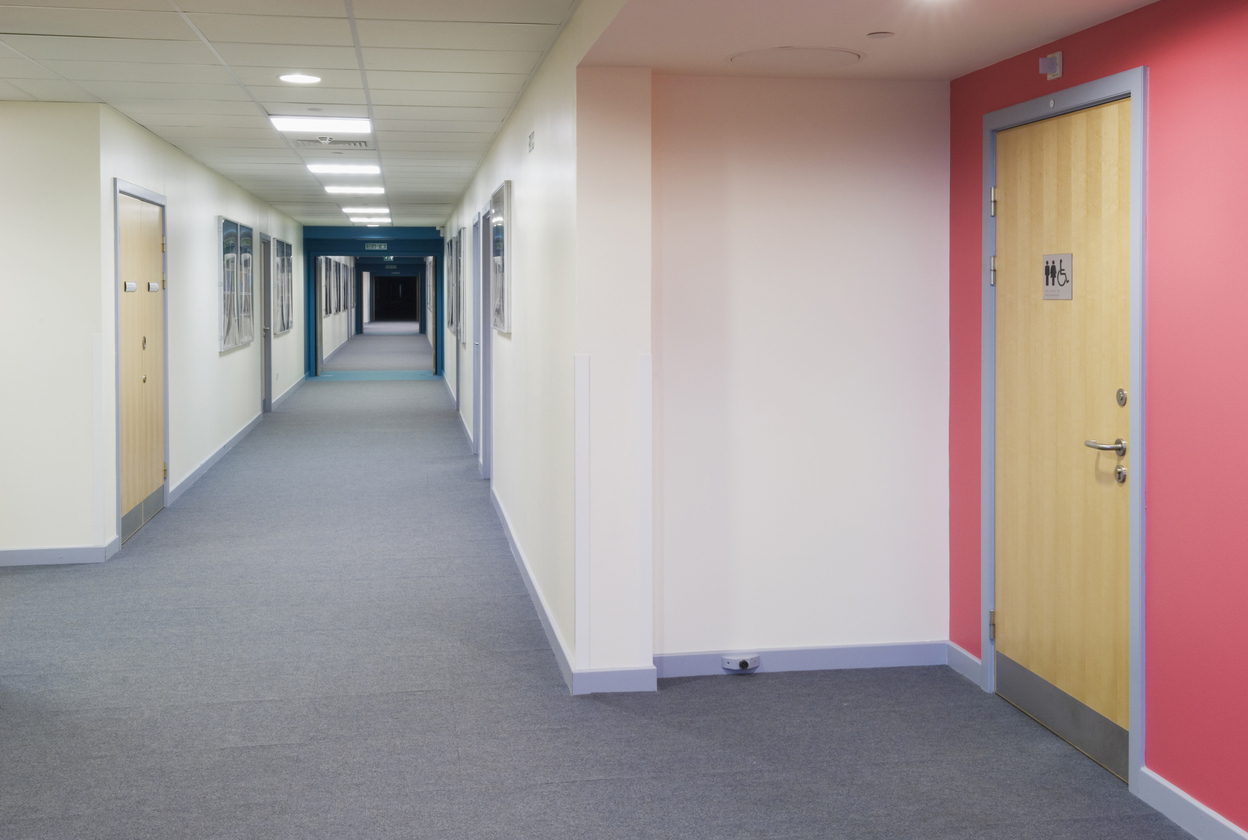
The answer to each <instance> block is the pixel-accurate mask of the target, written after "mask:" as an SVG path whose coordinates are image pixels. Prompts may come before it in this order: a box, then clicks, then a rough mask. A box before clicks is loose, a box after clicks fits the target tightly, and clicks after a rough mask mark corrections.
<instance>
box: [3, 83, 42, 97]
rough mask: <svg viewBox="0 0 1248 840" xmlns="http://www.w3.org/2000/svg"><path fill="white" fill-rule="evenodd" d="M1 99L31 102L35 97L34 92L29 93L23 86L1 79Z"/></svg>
mask: <svg viewBox="0 0 1248 840" xmlns="http://www.w3.org/2000/svg"><path fill="white" fill-rule="evenodd" d="M0 99H3V100H6V101H9V102H12V101H19V102H31V101H34V99H35V97H34V95H33V94H29V93H27V92H26V91H24V90H22V89H21V88H17V87H13V85H11V84H9V83H8V82H6V81H2V80H0Z"/></svg>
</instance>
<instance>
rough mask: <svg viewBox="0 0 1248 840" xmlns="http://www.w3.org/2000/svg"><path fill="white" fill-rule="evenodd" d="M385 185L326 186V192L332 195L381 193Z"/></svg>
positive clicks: (384, 189)
mask: <svg viewBox="0 0 1248 840" xmlns="http://www.w3.org/2000/svg"><path fill="white" fill-rule="evenodd" d="M385 191H386V188H385V187H326V188H325V192H327V193H331V194H332V195H381V194H382V193H384V192H385Z"/></svg>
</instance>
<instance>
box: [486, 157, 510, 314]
mask: <svg viewBox="0 0 1248 840" xmlns="http://www.w3.org/2000/svg"><path fill="white" fill-rule="evenodd" d="M511 216H512V207H511V181H503V185H502V186H501V187H499V188H498V189H497V190H495V191H494V197H493V198H491V199H490V264H489V266H488V268H489V272H490V326H491V327H492V328H493V329H495V330H497V331H498V332H500V333H503V334H508V333H510V332H511V277H510V273H511V272H510V259H511V237H510V236H509V232H510V231H511V222H512V219H511Z"/></svg>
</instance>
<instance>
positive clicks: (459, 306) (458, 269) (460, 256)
mask: <svg viewBox="0 0 1248 840" xmlns="http://www.w3.org/2000/svg"><path fill="white" fill-rule="evenodd" d="M465 233H466V231H465V230H464V228H460V229H459V232H458V233H456V234H455V321H456V324H457V325H458V327H459V329H457V330H456V331H455V335H457V336H459V337H460V338H461V339H462V338H463V337H464V330H465V327H466V325H465V324H464V234H465Z"/></svg>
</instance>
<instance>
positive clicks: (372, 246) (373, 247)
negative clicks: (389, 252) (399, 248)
mask: <svg viewBox="0 0 1248 840" xmlns="http://www.w3.org/2000/svg"><path fill="white" fill-rule="evenodd" d="M387 244H388V243H386V242H365V243H364V250H365V251H384V250H386V245H387Z"/></svg>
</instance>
